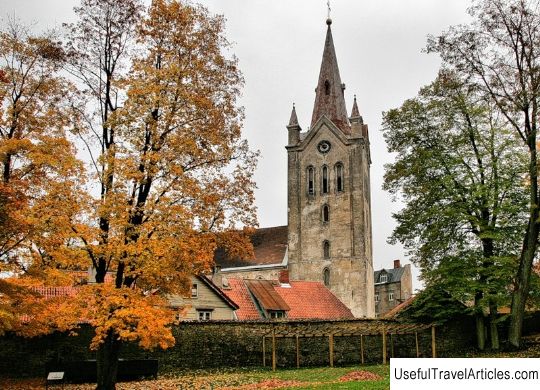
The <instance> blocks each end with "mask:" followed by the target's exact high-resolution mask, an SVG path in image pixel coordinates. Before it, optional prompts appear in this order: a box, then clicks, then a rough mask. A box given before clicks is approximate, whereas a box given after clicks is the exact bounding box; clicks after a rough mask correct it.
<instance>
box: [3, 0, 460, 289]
mask: <svg viewBox="0 0 540 390" xmlns="http://www.w3.org/2000/svg"><path fill="white" fill-rule="evenodd" d="M78 3H79V1H78V0H0V12H1V13H2V15H0V16H2V17H3V20H2V23H4V22H5V16H6V15H13V14H15V15H16V16H17V17H19V18H20V19H21V20H22V21H23V22H27V23H34V22H35V23H36V28H37V29H42V28H49V27H51V28H52V27H55V26H56V27H58V26H59V25H60V24H61V23H62V22H66V21H74V14H73V11H72V9H73V6H74V5H77V4H78ZM200 3H202V4H204V5H206V6H207V7H208V8H209V9H210V11H211V12H213V13H219V14H223V15H225V17H226V19H227V30H226V35H227V37H228V38H229V40H231V41H232V42H233V43H234V46H233V52H234V54H235V55H236V56H237V57H238V58H239V61H240V69H241V70H242V72H243V74H244V77H245V80H246V84H245V88H244V93H243V97H242V100H241V104H242V105H243V106H244V107H245V113H246V120H245V126H244V135H245V137H246V138H247V139H248V141H249V142H250V144H251V147H252V148H254V149H258V150H260V151H261V158H260V161H259V165H258V169H257V173H256V181H257V185H258V190H257V192H256V202H257V206H258V214H259V224H260V226H261V227H268V226H278V225H285V224H286V223H287V187H286V184H287V169H286V168H287V166H286V162H287V160H286V152H285V145H286V143H287V130H286V128H285V126H286V125H287V124H288V120H289V116H290V113H291V109H292V104H293V102H294V103H296V110H297V113H298V118H299V121H300V125H301V126H302V128H303V130H307V127H308V125H309V123H310V121H311V112H312V109H313V102H314V98H315V92H314V90H315V86H316V83H317V78H318V72H319V67H320V62H321V58H322V51H323V44H324V38H325V34H326V24H325V21H326V17H327V6H326V0H206V1H200ZM468 5H469V1H468V0H378V1H373V0H371V1H359V0H333V1H331V8H332V11H331V17H332V20H333V24H332V34H333V37H334V44H335V47H336V53H337V58H338V63H339V67H340V73H341V79H342V81H343V82H344V83H345V84H346V86H347V89H346V91H345V97H346V101H347V111H348V112H349V113H350V110H351V106H352V100H353V96H354V95H355V94H356V95H357V99H358V105H359V108H360V113H361V115H362V116H363V117H364V122H365V123H367V124H368V125H369V130H370V141H371V157H372V160H373V164H372V166H371V181H372V183H371V191H372V194H371V198H372V219H373V242H374V259H373V260H374V267H375V268H376V269H379V268H382V267H391V266H392V260H394V259H402V262H404V263H407V262H408V260H407V257H406V256H405V253H404V252H403V249H402V248H401V247H400V246H391V245H389V244H387V243H386V240H387V238H388V236H389V235H390V234H391V232H392V229H393V227H394V226H395V222H394V221H393V219H392V212H393V211H396V210H398V209H399V207H400V205H399V203H393V202H392V200H391V198H390V196H389V194H388V193H385V192H384V191H383V190H382V188H381V186H382V179H383V174H384V167H383V166H384V164H385V163H388V162H391V161H392V156H391V155H390V154H389V153H388V152H387V150H386V146H385V143H384V140H383V137H382V133H381V130H380V128H381V120H382V112H383V111H387V110H389V109H391V108H395V107H398V106H400V105H401V103H403V101H404V100H405V99H407V98H410V97H413V96H415V95H416V93H417V92H418V90H419V89H420V87H422V86H423V85H425V84H428V83H429V82H431V81H432V80H433V79H434V78H435V76H436V74H437V70H438V67H439V63H440V62H439V59H438V58H437V57H436V56H434V55H427V54H425V53H422V52H421V51H422V48H423V47H424V46H425V43H426V36H427V35H428V34H434V35H437V34H439V33H440V32H442V31H444V30H445V29H447V28H448V27H449V26H451V25H455V24H459V23H464V22H466V21H467V20H468V16H467V14H466V9H467V7H468ZM414 287H415V288H418V287H420V284H419V283H418V282H417V281H415V285H414Z"/></svg>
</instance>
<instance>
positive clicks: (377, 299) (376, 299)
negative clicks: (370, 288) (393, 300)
mask: <svg viewBox="0 0 540 390" xmlns="http://www.w3.org/2000/svg"><path fill="white" fill-rule="evenodd" d="M375 302H379V294H375Z"/></svg>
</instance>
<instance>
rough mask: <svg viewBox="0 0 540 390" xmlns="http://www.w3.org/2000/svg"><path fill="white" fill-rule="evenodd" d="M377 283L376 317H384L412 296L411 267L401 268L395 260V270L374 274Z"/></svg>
mask: <svg viewBox="0 0 540 390" xmlns="http://www.w3.org/2000/svg"><path fill="white" fill-rule="evenodd" d="M373 279H374V281H375V300H374V302H375V315H376V317H383V316H384V315H385V314H386V313H387V312H389V311H390V310H392V309H393V308H394V307H396V306H398V305H399V304H401V303H403V302H405V301H407V300H408V299H409V298H410V297H411V296H412V291H413V290H412V274H411V265H410V264H406V265H405V266H401V261H400V260H394V268H391V269H384V268H383V269H381V270H379V271H375V272H374V274H373Z"/></svg>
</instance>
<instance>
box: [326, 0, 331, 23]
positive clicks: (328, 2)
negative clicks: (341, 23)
mask: <svg viewBox="0 0 540 390" xmlns="http://www.w3.org/2000/svg"><path fill="white" fill-rule="evenodd" d="M326 5H328V19H330V11H332V8H330V0H328V1H327V2H326Z"/></svg>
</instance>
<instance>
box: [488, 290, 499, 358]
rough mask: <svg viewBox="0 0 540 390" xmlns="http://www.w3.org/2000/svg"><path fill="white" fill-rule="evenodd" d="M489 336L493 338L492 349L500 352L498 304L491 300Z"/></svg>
mask: <svg viewBox="0 0 540 390" xmlns="http://www.w3.org/2000/svg"><path fill="white" fill-rule="evenodd" d="M489 336H490V338H491V349H492V350H494V351H498V350H499V331H498V329H497V303H496V302H495V301H494V300H493V299H490V300H489Z"/></svg>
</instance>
